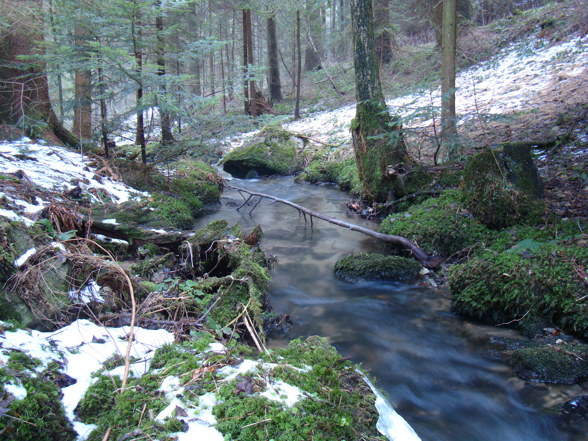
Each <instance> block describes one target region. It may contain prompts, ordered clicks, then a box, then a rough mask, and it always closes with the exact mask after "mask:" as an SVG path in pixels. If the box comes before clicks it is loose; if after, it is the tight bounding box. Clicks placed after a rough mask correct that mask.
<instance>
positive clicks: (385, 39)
mask: <svg viewBox="0 0 588 441" xmlns="http://www.w3.org/2000/svg"><path fill="white" fill-rule="evenodd" d="M374 25H375V31H376V55H377V57H378V62H379V64H380V66H381V65H382V64H389V63H390V61H392V35H391V34H390V26H391V23H390V0H374Z"/></svg>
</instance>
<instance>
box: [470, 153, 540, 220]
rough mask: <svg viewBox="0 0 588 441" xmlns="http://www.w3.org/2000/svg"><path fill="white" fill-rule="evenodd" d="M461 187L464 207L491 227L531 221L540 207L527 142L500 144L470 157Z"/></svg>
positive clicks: (537, 188)
mask: <svg viewBox="0 0 588 441" xmlns="http://www.w3.org/2000/svg"><path fill="white" fill-rule="evenodd" d="M462 190H463V194H464V201H465V205H466V207H467V209H468V210H469V211H470V212H471V213H472V214H473V215H474V216H475V217H476V218H478V219H479V220H480V222H482V223H483V224H485V225H487V226H489V227H491V228H496V229H501V228H506V227H510V226H512V225H516V224H535V223H537V222H538V221H539V219H540V218H541V215H542V214H543V211H544V205H543V202H542V201H540V198H542V197H543V183H542V181H541V178H540V177H539V173H538V171H537V167H536V166H535V164H534V163H533V159H532V158H531V152H530V146H529V145H527V144H517V143H507V144H502V145H500V146H498V147H496V148H493V149H489V150H486V151H484V152H482V153H479V154H477V155H475V156H473V157H471V158H470V159H469V160H468V162H467V164H466V167H465V171H464V180H463V188H462Z"/></svg>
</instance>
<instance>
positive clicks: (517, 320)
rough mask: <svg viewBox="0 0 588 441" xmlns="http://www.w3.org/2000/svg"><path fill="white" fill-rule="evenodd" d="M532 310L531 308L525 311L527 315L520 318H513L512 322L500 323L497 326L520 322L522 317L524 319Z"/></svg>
mask: <svg viewBox="0 0 588 441" xmlns="http://www.w3.org/2000/svg"><path fill="white" fill-rule="evenodd" d="M530 312H531V310H530V309H529V310H528V311H527V312H525V315H523V316H522V317H521V318H518V319H514V320H511V321H510V322H506V323H499V324H497V325H495V326H505V325H510V324H511V323H515V322H520V321H521V320H522V319H524V318H525V317H526V316H527V315H529V313H530Z"/></svg>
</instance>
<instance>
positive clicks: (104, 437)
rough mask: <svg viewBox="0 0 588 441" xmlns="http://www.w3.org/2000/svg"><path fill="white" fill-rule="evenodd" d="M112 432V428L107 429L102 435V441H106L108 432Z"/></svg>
mask: <svg viewBox="0 0 588 441" xmlns="http://www.w3.org/2000/svg"><path fill="white" fill-rule="evenodd" d="M111 430H112V427H109V428H108V429H106V433H104V436H103V437H102V441H108V438H110V431H111Z"/></svg>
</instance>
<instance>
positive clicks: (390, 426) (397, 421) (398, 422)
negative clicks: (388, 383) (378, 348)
mask: <svg viewBox="0 0 588 441" xmlns="http://www.w3.org/2000/svg"><path fill="white" fill-rule="evenodd" d="M356 372H357V373H358V374H360V375H361V376H362V377H363V379H364V381H365V382H366V383H367V385H368V386H369V387H370V388H371V389H372V392H373V393H374V395H376V409H377V410H378V412H379V414H380V418H378V423H377V425H376V427H377V429H378V431H379V432H380V433H381V434H382V435H384V436H386V437H387V438H388V439H389V440H390V441H421V439H420V438H419V436H418V435H417V434H416V432H415V431H414V429H413V428H412V427H410V426H409V424H408V423H407V422H406V420H405V419H404V418H402V417H401V416H400V415H398V413H397V412H396V411H395V410H394V408H393V407H392V405H391V404H390V403H389V402H388V400H387V399H386V398H384V396H383V395H382V394H381V393H380V391H379V390H378V389H376V387H375V386H374V385H373V383H372V382H371V381H370V380H369V378H368V377H366V375H365V374H364V373H363V372H361V371H360V370H356Z"/></svg>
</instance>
